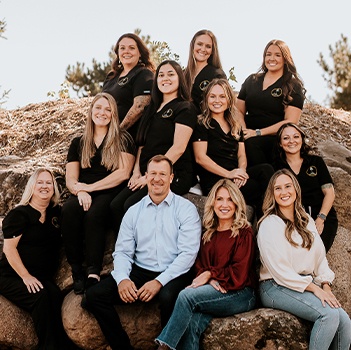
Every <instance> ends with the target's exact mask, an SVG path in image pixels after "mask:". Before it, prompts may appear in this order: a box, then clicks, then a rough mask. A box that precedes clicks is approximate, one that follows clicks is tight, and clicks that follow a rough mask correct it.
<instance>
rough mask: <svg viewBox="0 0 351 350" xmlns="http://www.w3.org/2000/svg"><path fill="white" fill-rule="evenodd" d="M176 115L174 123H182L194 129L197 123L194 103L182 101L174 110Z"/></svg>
mask: <svg viewBox="0 0 351 350" xmlns="http://www.w3.org/2000/svg"><path fill="white" fill-rule="evenodd" d="M175 113H176V116H175V118H174V123H176V124H183V125H186V126H189V127H190V128H192V129H194V128H195V126H196V123H197V115H196V110H195V107H194V105H193V104H192V103H191V102H188V101H184V102H183V103H181V104H180V106H179V107H178V108H177V109H176V110H175Z"/></svg>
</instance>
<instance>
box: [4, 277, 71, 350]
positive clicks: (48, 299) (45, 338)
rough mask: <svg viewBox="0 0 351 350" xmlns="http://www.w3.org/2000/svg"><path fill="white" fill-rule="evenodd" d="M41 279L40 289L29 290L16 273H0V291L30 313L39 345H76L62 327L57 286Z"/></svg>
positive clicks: (60, 348) (53, 348)
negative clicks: (34, 291) (41, 285)
mask: <svg viewBox="0 0 351 350" xmlns="http://www.w3.org/2000/svg"><path fill="white" fill-rule="evenodd" d="M40 282H41V283H42V284H43V286H44V288H43V289H41V290H40V291H39V292H36V293H29V292H28V289H27V287H26V285H25V284H24V283H23V281H22V279H21V278H20V277H19V276H16V275H13V276H11V275H5V276H4V275H1V274H0V294H1V295H3V296H4V297H5V298H6V299H7V300H9V301H11V302H12V303H14V304H15V305H17V306H18V307H20V308H21V309H23V310H25V311H27V312H29V313H30V315H31V316H32V319H33V323H34V328H35V331H36V333H37V336H38V340H39V345H38V349H40V350H65V349H73V348H76V347H75V346H74V345H73V343H71V341H70V340H69V339H68V336H67V335H66V333H65V331H64V329H63V325H62V319H61V305H62V295H61V291H60V289H59V288H58V286H57V285H56V284H55V283H54V282H52V281H48V280H40ZM77 349H78V348H77Z"/></svg>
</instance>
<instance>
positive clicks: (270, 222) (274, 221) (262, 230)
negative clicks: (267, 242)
mask: <svg viewBox="0 0 351 350" xmlns="http://www.w3.org/2000/svg"><path fill="white" fill-rule="evenodd" d="M272 226H273V227H275V228H278V227H279V228H281V227H284V228H285V223H284V221H283V220H282V219H281V218H280V217H279V216H277V215H274V214H272V215H268V216H267V217H266V218H264V219H263V221H262V222H261V224H260V227H259V229H258V234H261V235H262V234H270V232H269V231H268V229H271V228H272Z"/></svg>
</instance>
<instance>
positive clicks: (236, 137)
mask: <svg viewBox="0 0 351 350" xmlns="http://www.w3.org/2000/svg"><path fill="white" fill-rule="evenodd" d="M234 103H235V96H234V93H233V89H232V88H231V86H230V85H229V83H228V81H227V80H226V79H214V80H212V82H211V83H210V84H209V86H208V88H207V90H206V92H205V96H204V101H203V113H202V115H201V116H199V120H198V125H197V126H196V128H195V131H194V134H193V148H194V155H195V160H196V163H198V165H199V167H198V169H197V170H198V175H199V178H200V185H201V189H202V191H203V193H204V195H207V194H208V193H209V191H210V190H211V188H212V186H213V185H214V184H215V183H216V182H217V181H218V180H219V179H221V178H227V179H231V180H233V181H234V183H235V184H236V185H237V186H238V187H239V188H240V190H241V192H242V193H243V195H244V198H245V200H246V203H248V204H250V205H252V206H255V207H256V208H257V210H258V213H259V215H260V212H261V210H260V209H261V206H262V198H263V194H264V191H265V190H266V188H267V185H268V181H269V179H270V177H271V175H272V174H273V173H274V171H273V167H272V166H271V165H269V164H260V165H256V166H254V167H251V168H248V169H246V167H247V161H246V154H245V145H244V139H243V133H242V129H241V126H240V124H239V123H238V122H237V121H236V119H235V112H236V109H235V106H234Z"/></svg>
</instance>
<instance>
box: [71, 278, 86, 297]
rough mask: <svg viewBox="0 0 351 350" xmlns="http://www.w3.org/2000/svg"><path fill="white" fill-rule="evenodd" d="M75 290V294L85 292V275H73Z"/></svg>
mask: <svg viewBox="0 0 351 350" xmlns="http://www.w3.org/2000/svg"><path fill="white" fill-rule="evenodd" d="M72 277H73V291H74V293H75V294H83V293H84V290H85V280H84V276H83V275H73V276H72Z"/></svg>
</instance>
